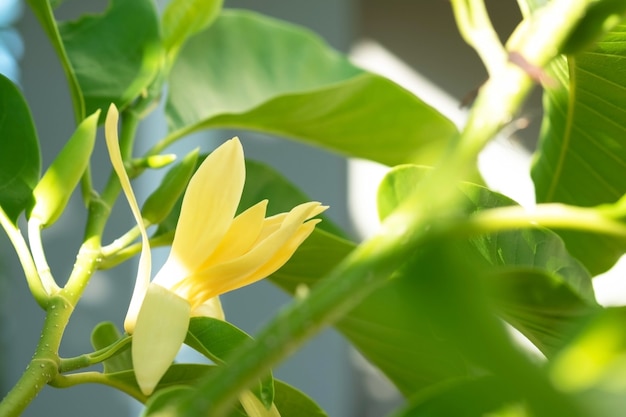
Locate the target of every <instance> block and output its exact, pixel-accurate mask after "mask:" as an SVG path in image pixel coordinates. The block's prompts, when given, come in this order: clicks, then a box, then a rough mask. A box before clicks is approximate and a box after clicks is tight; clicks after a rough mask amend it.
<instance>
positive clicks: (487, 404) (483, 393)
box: [393, 376, 519, 417]
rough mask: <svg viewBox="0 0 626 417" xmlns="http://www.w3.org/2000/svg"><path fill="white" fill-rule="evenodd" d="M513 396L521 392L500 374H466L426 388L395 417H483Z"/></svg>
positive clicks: (513, 397) (510, 399) (514, 397)
mask: <svg viewBox="0 0 626 417" xmlns="http://www.w3.org/2000/svg"><path fill="white" fill-rule="evenodd" d="M513 400H519V396H518V395H515V393H514V392H513V391H512V390H511V387H510V386H508V384H506V382H505V381H502V380H501V379H499V378H495V377H493V376H488V377H482V378H477V379H465V378H462V379H458V380H452V381H450V382H445V383H442V384H439V385H437V386H434V387H432V388H430V389H427V390H424V392H422V393H420V394H418V395H417V396H415V397H414V398H411V399H410V400H409V403H408V404H407V405H406V406H404V407H402V409H401V410H399V411H397V412H396V413H394V414H393V417H431V416H454V417H483V416H485V415H486V414H487V413H489V412H492V411H495V410H497V409H498V408H500V407H502V406H504V405H505V404H507V403H510V402H511V401H513ZM489 415H491V414H489Z"/></svg>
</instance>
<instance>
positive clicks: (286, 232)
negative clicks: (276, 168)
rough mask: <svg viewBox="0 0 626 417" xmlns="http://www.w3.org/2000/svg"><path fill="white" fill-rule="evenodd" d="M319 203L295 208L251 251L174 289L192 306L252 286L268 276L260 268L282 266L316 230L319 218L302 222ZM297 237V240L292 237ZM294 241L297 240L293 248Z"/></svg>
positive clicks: (272, 269) (191, 277)
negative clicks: (283, 254)
mask: <svg viewBox="0 0 626 417" xmlns="http://www.w3.org/2000/svg"><path fill="white" fill-rule="evenodd" d="M319 207H320V205H319V203H306V204H301V205H300V206H297V207H295V208H294V209H292V210H291V211H290V212H289V213H288V214H287V216H286V217H285V219H284V221H283V224H282V225H281V227H280V229H278V230H277V231H276V232H275V233H273V234H272V235H270V236H268V237H267V238H266V239H264V240H263V241H262V242H260V243H259V244H258V245H256V246H255V247H254V248H253V249H252V250H250V251H249V252H247V253H245V254H244V255H242V256H240V257H239V258H236V259H233V260H231V261H229V262H225V263H222V264H219V265H215V266H213V267H211V268H209V269H207V270H204V271H198V272H197V273H196V274H194V275H193V276H190V277H189V278H187V279H186V280H184V281H183V282H181V283H180V286H178V287H177V288H175V291H176V292H177V293H179V294H185V296H187V297H189V298H188V299H189V301H190V302H191V304H192V306H195V305H197V304H200V303H202V302H203V300H206V299H208V298H210V297H213V296H215V295H219V294H224V293H226V292H228V291H232V290H235V289H237V288H240V287H243V286H245V285H249V284H251V283H252V282H254V281H258V280H260V279H262V278H265V276H267V275H260V274H255V272H256V271H257V270H259V269H260V268H263V271H266V270H267V271H269V273H272V272H274V271H275V270H276V269H278V268H280V266H282V265H283V264H284V263H285V262H286V261H287V260H288V259H289V256H291V254H293V252H294V251H295V249H296V248H297V245H299V244H300V243H301V242H302V241H304V239H305V238H306V237H307V236H308V235H309V234H310V233H311V231H312V230H313V228H314V226H315V223H316V221H310V222H308V223H312V224H311V225H308V226H307V225H306V224H304V225H303V224H302V222H304V221H305V220H306V219H308V218H310V217H311V215H312V213H319V210H320V209H319ZM292 239H295V240H292ZM292 242H298V243H297V245H296V246H295V247H293V243H292ZM283 248H289V249H288V250H286V251H285V252H284V253H288V254H289V255H288V256H286V257H284V256H282V255H281V256H278V257H277V258H276V259H277V261H276V262H273V258H274V257H275V256H277V254H281V253H283V252H281V250H282V249H283Z"/></svg>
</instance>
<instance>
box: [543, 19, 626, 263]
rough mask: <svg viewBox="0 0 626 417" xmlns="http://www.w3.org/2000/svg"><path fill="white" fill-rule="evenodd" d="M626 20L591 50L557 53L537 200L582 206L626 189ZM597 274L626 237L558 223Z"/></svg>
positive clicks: (620, 251)
mask: <svg viewBox="0 0 626 417" xmlns="http://www.w3.org/2000/svg"><path fill="white" fill-rule="evenodd" d="M625 58H626V25H620V26H617V27H615V28H614V29H613V30H612V31H610V32H609V33H608V34H607V35H605V36H604V37H603V38H602V39H601V40H600V41H599V42H598V43H597V44H596V46H595V47H594V48H593V49H592V50H589V51H587V52H582V53H579V54H577V55H574V56H570V57H567V58H565V57H562V58H560V59H558V60H557V61H556V62H555V63H554V64H553V65H552V67H551V68H550V74H551V75H552V77H553V78H554V79H555V80H557V81H558V85H557V86H556V87H552V88H546V90H545V93H544V109H545V117H544V121H543V126H542V132H541V142H540V148H539V152H538V155H537V156H536V160H535V164H534V166H533V170H532V177H533V181H534V182H535V186H536V195H537V201H538V202H540V203H544V202H562V203H567V204H574V205H580V206H594V205H600V204H605V203H613V202H615V201H617V200H618V199H619V198H620V197H622V196H623V195H624V194H625V193H626V176H625V175H621V173H623V172H625V171H626V142H625V141H624V137H625V136H626V94H623V91H624V90H625V89H626V78H625V77H624V76H623V74H624V70H625V69H626V66H625V65H626V64H624V63H625V62H626V59H625ZM559 234H560V235H561V236H562V237H563V240H564V241H565V244H566V246H567V248H568V250H569V252H570V253H571V254H572V255H574V256H575V257H577V258H578V259H580V260H581V261H582V262H583V264H584V265H585V266H586V267H587V269H589V271H590V272H591V273H592V275H596V274H598V273H601V272H603V271H605V270H607V269H608V268H610V267H611V266H612V265H613V264H614V263H615V261H616V260H617V259H618V258H619V257H620V256H621V255H622V254H623V253H624V251H625V250H626V242H624V241H621V240H618V239H616V238H610V237H604V236H597V235H592V234H589V233H581V232H571V231H559Z"/></svg>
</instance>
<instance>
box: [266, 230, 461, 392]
mask: <svg viewBox="0 0 626 417" xmlns="http://www.w3.org/2000/svg"><path fill="white" fill-rule="evenodd" d="M354 247H355V245H354V243H352V242H349V241H347V240H343V239H341V238H338V237H336V236H333V235H331V234H328V233H326V232H323V231H321V230H320V231H318V230H316V231H315V232H314V233H313V234H312V235H311V236H309V238H308V239H307V240H305V241H304V243H303V244H302V245H301V246H300V248H299V249H298V250H297V251H296V253H295V254H294V255H293V256H292V257H291V259H290V260H289V261H288V262H287V263H286V264H285V265H284V266H283V267H282V268H281V269H280V270H278V271H277V272H276V273H274V274H273V275H272V276H271V277H270V280H272V281H273V282H275V283H276V284H277V285H279V286H280V287H281V288H283V289H285V290H286V291H288V292H290V293H292V294H293V293H295V292H296V291H297V290H301V288H302V286H303V285H304V286H308V287H313V286H315V285H316V283H317V282H319V280H320V278H322V277H324V276H326V275H327V274H328V273H329V272H330V270H332V269H333V268H334V267H335V266H336V265H337V264H339V263H340V262H341V261H342V260H343V259H344V258H345V257H346V256H347V255H348V254H349V253H350V252H351V251H352V250H353V249H354ZM414 304H415V300H414V297H413V296H412V287H411V285H410V282H409V281H408V280H398V279H393V280H391V281H390V282H388V283H387V284H386V285H385V286H384V287H383V288H380V289H379V290H377V291H376V292H374V293H373V294H372V295H370V296H369V297H368V298H366V299H365V300H364V301H363V302H362V303H361V304H359V305H358V306H357V307H356V308H354V309H353V310H352V311H350V313H348V314H346V315H344V316H343V317H342V319H341V320H340V321H339V322H338V323H337V324H336V327H337V329H338V330H339V331H341V333H343V334H344V335H345V336H346V337H347V338H348V339H349V340H350V342H351V343H352V344H353V345H354V346H355V347H356V348H357V349H358V350H359V351H360V352H361V353H362V354H363V355H364V356H365V357H366V358H367V359H368V360H369V361H370V362H372V363H373V364H374V365H375V366H377V367H378V368H379V369H380V370H381V371H382V372H383V373H384V374H385V375H386V376H387V377H388V378H389V379H390V380H391V381H392V382H393V383H394V384H395V385H396V386H397V387H398V389H400V391H402V392H403V393H404V394H405V395H411V394H413V393H414V392H416V391H417V390H419V389H421V388H423V387H426V386H429V385H431V384H433V383H436V382H440V381H443V380H446V379H448V378H450V377H457V376H464V375H467V374H468V372H469V369H468V368H467V366H466V362H465V360H464V359H463V358H462V357H461V355H460V354H459V353H458V351H456V350H455V349H454V348H452V347H451V346H450V345H449V344H448V343H446V342H445V341H444V340H442V339H441V338H440V337H439V335H437V334H436V333H435V332H433V329H432V326H430V324H429V323H428V322H427V321H425V320H424V317H423V316H422V315H421V312H420V311H417V310H416V309H415V308H414V307H415V306H414Z"/></svg>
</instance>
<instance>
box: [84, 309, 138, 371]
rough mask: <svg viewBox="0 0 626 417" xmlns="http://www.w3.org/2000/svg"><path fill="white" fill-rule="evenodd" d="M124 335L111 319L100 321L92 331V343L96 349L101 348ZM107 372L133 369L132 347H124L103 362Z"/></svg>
mask: <svg viewBox="0 0 626 417" xmlns="http://www.w3.org/2000/svg"><path fill="white" fill-rule="evenodd" d="M121 337H122V335H121V334H120V332H119V331H118V330H117V327H115V324H113V323H112V322H109V321H105V322H102V323H99V324H98V325H97V326H96V327H94V329H93V331H92V332H91V345H92V346H93V348H94V350H100V349H103V348H105V347H107V346H110V345H112V344H113V343H115V342H117V341H118V340H119V339H120V338H121ZM128 346H129V347H130V345H128ZM103 365H104V372H105V373H114V372H120V371H127V370H129V369H133V360H132V356H131V353H130V349H124V350H122V351H121V352H119V353H118V354H116V355H115V356H113V357H111V358H109V359H107V360H105V361H104V363H103Z"/></svg>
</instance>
